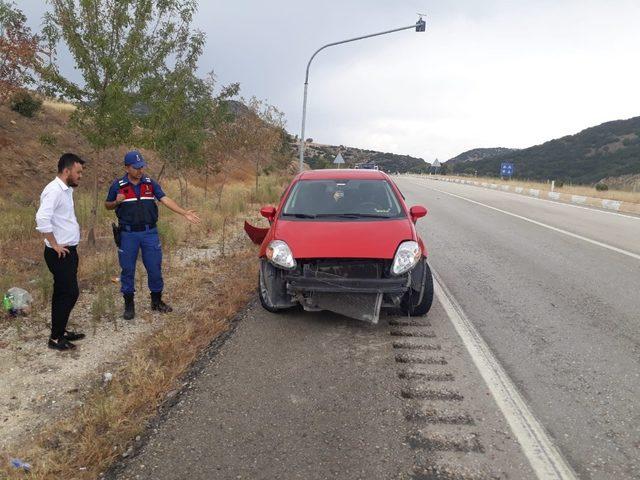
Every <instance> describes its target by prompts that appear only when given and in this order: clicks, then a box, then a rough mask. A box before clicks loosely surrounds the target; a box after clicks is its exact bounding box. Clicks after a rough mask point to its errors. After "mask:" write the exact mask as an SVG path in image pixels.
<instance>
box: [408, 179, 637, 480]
mask: <svg viewBox="0 0 640 480" xmlns="http://www.w3.org/2000/svg"><path fill="white" fill-rule="evenodd" d="M398 184H399V186H400V188H401V189H402V191H403V193H404V195H405V196H406V197H407V202H408V203H409V204H410V205H412V204H423V205H425V206H427V207H428V208H429V215H428V216H427V217H425V219H424V220H422V221H420V222H419V231H420V232H421V234H422V235H423V238H424V239H425V242H426V243H427V245H428V247H429V250H430V252H431V255H430V263H431V265H432V266H433V268H434V270H435V271H437V272H438V274H439V275H440V277H441V279H442V280H443V282H444V284H445V285H446V286H447V287H448V288H449V290H450V291H451V292H452V294H453V296H454V297H455V298H456V300H457V301H458V303H459V304H460V305H461V307H462V308H463V309H464V311H465V313H466V314H467V316H468V317H469V319H470V320H471V321H472V322H473V323H474V324H475V326H476V327H477V328H478V330H479V331H480V333H481V335H482V337H483V338H484V340H485V341H486V342H487V343H488V344H489V346H490V347H491V349H492V350H493V352H494V354H495V355H496V356H497V358H498V359H499V361H500V362H501V364H502V366H503V367H504V368H505V369H506V370H507V373H508V374H509V376H510V377H511V379H512V380H513V381H514V383H515V384H516V385H517V387H518V389H519V390H520V392H521V393H522V394H523V395H524V396H525V398H526V399H527V401H528V403H529V405H530V407H531V409H532V410H533V412H534V414H535V415H536V416H537V417H538V419H539V420H540V421H541V423H542V424H543V425H544V427H545V428H546V429H547V430H548V431H549V432H550V434H551V436H552V437H553V439H554V440H555V441H556V443H557V444H558V446H559V447H560V449H561V451H562V453H563V454H564V455H565V457H566V458H567V460H568V461H569V463H570V464H571V465H572V466H573V468H574V469H575V471H576V472H577V474H578V475H579V477H580V478H594V479H596V478H597V479H610V478H616V479H622V478H625V479H627V478H628V479H631V478H640V218H636V217H629V216H622V215H616V214H612V213H608V212H603V211H599V210H593V209H586V208H578V207H573V206H570V205H566V204H560V203H555V202H547V201H541V200H537V199H533V198H528V197H526V196H522V195H516V194H511V193H506V192H500V191H495V190H490V189H483V188H479V187H473V186H467V185H458V184H450V183H445V182H436V181H430V180H424V179H415V178H406V179H400V180H399V181H398ZM454 195H456V196H454ZM460 197H465V198H467V199H470V200H473V201H474V202H478V203H472V202H469V201H467V200H464V199H463V198H460ZM480 204H484V205H480ZM485 205H486V206H485ZM488 207H493V208H488ZM496 209H499V210H503V211H499V210H496ZM505 212H509V213H512V214H515V215H518V216H520V217H525V218H526V219H529V220H532V221H534V222H538V223H532V221H527V220H526V219H525V218H518V217H515V216H513V215H509V214H507V213H505ZM540 224H544V225H546V226H543V225H540ZM548 227H553V228H555V229H559V230H562V231H566V232H568V233H570V234H574V235H579V236H580V237H584V238H578V237H576V236H570V235H567V234H566V233H563V232H560V231H558V230H554V229H550V228H548ZM588 240H592V241H596V242H600V243H601V244H602V245H598V244H595V243H592V242H589V241H588ZM607 247H612V248H613V249H611V248H607ZM615 249H619V250H622V251H623V252H620V251H618V250H615Z"/></svg>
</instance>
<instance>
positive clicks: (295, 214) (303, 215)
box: [282, 213, 317, 218]
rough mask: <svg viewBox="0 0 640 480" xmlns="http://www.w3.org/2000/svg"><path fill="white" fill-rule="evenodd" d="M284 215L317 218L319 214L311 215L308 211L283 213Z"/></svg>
mask: <svg viewBox="0 0 640 480" xmlns="http://www.w3.org/2000/svg"><path fill="white" fill-rule="evenodd" d="M282 216H283V217H296V218H316V217H317V215H309V214H308V213H283V214H282Z"/></svg>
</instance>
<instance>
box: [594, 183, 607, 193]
mask: <svg viewBox="0 0 640 480" xmlns="http://www.w3.org/2000/svg"><path fill="white" fill-rule="evenodd" d="M596 190H598V191H599V192H604V191H605V190H609V186H608V185H607V184H606V183H596Z"/></svg>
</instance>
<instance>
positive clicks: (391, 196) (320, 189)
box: [282, 179, 405, 219]
mask: <svg viewBox="0 0 640 480" xmlns="http://www.w3.org/2000/svg"><path fill="white" fill-rule="evenodd" d="M282 216H283V217H287V218H289V217H291V218H362V219H376V218H379V219H385V218H401V217H404V216H405V214H404V212H403V210H402V208H400V203H399V202H398V198H397V197H396V195H395V193H394V192H393V189H392V188H391V186H390V185H389V183H388V182H386V181H385V180H353V179H351V180H301V181H299V182H298V183H296V185H295V186H294V187H293V190H292V191H291V194H290V195H289V197H288V198H287V202H286V203H285V205H284V208H283V210H282Z"/></svg>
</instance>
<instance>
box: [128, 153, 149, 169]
mask: <svg viewBox="0 0 640 480" xmlns="http://www.w3.org/2000/svg"><path fill="white" fill-rule="evenodd" d="M124 164H125V165H126V166H129V165H131V166H132V167H133V168H142V167H146V166H147V164H146V163H145V162H144V158H142V154H141V153H140V152H139V151H137V150H132V151H130V152H127V154H126V155H125V156H124Z"/></svg>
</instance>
